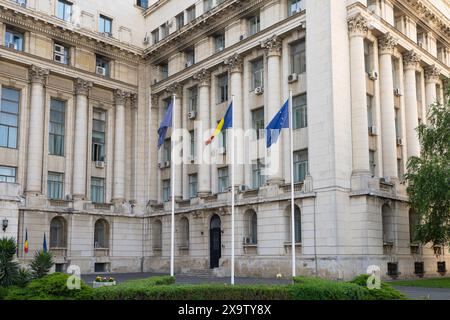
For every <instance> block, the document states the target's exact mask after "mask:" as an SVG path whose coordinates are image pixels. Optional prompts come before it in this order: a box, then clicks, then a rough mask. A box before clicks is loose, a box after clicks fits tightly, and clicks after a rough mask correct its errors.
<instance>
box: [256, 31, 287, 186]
mask: <svg viewBox="0 0 450 320" xmlns="http://www.w3.org/2000/svg"><path fill="white" fill-rule="evenodd" d="M261 47H262V48H263V49H264V50H265V53H266V57H267V79H268V80H267V82H268V83H267V84H266V85H265V86H264V87H265V94H266V95H267V100H266V101H267V111H266V112H265V114H266V115H267V119H265V120H266V121H265V122H266V123H268V122H269V121H270V120H272V119H273V118H274V117H275V115H276V114H277V113H278V112H279V110H280V108H281V105H282V102H281V81H280V77H281V64H280V60H281V47H282V43H281V38H280V37H278V36H277V35H273V36H272V37H271V38H270V39H268V40H266V41H264V42H263V43H262V44H261ZM281 140H282V136H280V137H279V141H278V142H277V143H276V144H274V145H273V146H272V147H271V148H270V150H269V151H268V155H269V159H270V163H271V166H270V168H269V171H270V174H269V176H268V181H267V182H268V183H269V184H280V183H282V181H283V178H282V172H283V170H282V156H281V155H282V152H281V146H282V141H281Z"/></svg>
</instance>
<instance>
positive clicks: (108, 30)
mask: <svg viewBox="0 0 450 320" xmlns="http://www.w3.org/2000/svg"><path fill="white" fill-rule="evenodd" d="M98 32H100V33H103V34H106V35H108V36H110V37H111V36H112V19H111V18H108V17H105V16H104V15H100V16H99V18H98Z"/></svg>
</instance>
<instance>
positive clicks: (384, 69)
mask: <svg viewBox="0 0 450 320" xmlns="http://www.w3.org/2000/svg"><path fill="white" fill-rule="evenodd" d="M378 44H379V49H380V50H379V51H380V91H381V131H382V132H381V141H382V150H383V176H384V177H386V178H396V177H397V142H396V138H397V137H396V131H395V108H394V79H393V73H392V54H393V50H394V48H395V46H396V45H397V40H396V39H394V38H393V37H392V36H391V35H390V34H389V33H387V34H386V35H384V36H383V37H381V38H379V39H378Z"/></svg>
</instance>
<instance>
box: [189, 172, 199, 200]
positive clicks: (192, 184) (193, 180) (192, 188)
mask: <svg viewBox="0 0 450 320" xmlns="http://www.w3.org/2000/svg"><path fill="white" fill-rule="evenodd" d="M197 180H198V177H197V174H190V175H189V197H190V198H191V199H194V198H197V195H198V183H197Z"/></svg>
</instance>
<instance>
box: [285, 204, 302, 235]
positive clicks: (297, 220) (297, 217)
mask: <svg viewBox="0 0 450 320" xmlns="http://www.w3.org/2000/svg"><path fill="white" fill-rule="evenodd" d="M286 226H287V228H288V230H287V231H286V237H287V239H286V241H287V242H292V227H291V226H292V214H291V206H290V205H289V206H288V207H287V208H286ZM294 226H295V243H302V215H301V212H300V208H299V207H298V206H297V205H296V206H295V212H294Z"/></svg>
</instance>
